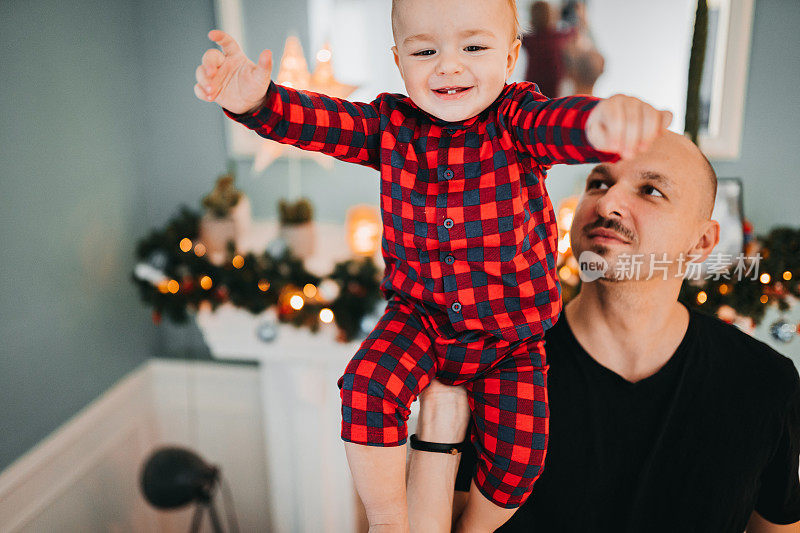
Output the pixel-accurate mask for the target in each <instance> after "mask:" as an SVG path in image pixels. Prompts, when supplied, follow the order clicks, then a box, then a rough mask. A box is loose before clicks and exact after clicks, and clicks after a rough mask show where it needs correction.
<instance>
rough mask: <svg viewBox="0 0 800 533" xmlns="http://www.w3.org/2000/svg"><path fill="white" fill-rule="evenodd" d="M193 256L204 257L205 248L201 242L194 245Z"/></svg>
mask: <svg viewBox="0 0 800 533" xmlns="http://www.w3.org/2000/svg"><path fill="white" fill-rule="evenodd" d="M194 255H196V256H197V257H203V256H204V255H206V247H205V245H204V244H203V243H202V242H198V243H197V244H195V245H194Z"/></svg>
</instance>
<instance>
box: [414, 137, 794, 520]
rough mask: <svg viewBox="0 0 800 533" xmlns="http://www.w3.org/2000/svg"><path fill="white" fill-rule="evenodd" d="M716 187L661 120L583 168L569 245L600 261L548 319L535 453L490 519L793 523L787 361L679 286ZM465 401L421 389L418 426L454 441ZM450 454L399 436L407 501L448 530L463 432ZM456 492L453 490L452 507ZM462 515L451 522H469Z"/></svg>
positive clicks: (449, 390) (462, 483)
mask: <svg viewBox="0 0 800 533" xmlns="http://www.w3.org/2000/svg"><path fill="white" fill-rule="evenodd" d="M715 191H716V176H715V175H714V171H713V169H712V168H711V166H710V165H709V163H708V161H707V160H706V158H705V157H704V156H703V154H702V153H701V152H700V151H699V150H698V149H697V148H696V147H695V146H694V144H692V143H691V142H690V141H688V140H687V139H686V138H684V137H682V136H680V135H676V134H673V133H669V134H666V135H664V136H662V137H660V138H659V139H658V140H657V141H656V142H655V143H654V144H653V145H652V147H651V148H650V149H649V150H648V151H647V152H645V153H643V154H641V155H639V156H637V157H635V158H633V159H629V160H623V161H620V162H618V163H614V164H602V165H598V166H597V167H595V168H594V169H593V170H592V171H591V173H590V174H589V176H588V178H587V179H586V188H585V190H584V192H583V194H582V196H581V199H580V202H579V204H578V206H577V208H576V211H575V216H574V219H573V223H572V230H571V240H572V247H573V250H574V252H575V254H576V256H577V257H582V254H584V253H587V254H588V255H585V256H583V257H587V256H588V257H589V258H590V259H592V260H593V264H603V263H605V265H607V266H606V267H605V268H602V269H595V270H594V271H589V272H586V273H588V274H589V277H587V278H586V281H584V283H583V284H582V288H581V291H580V294H579V295H578V296H577V297H576V298H575V299H573V300H572V301H570V302H569V304H567V306H566V307H565V309H564V312H563V313H562V315H561V317H560V319H559V321H558V322H557V323H556V325H555V326H553V328H551V329H550V330H549V331H548V332H547V335H546V337H545V340H546V342H547V350H548V351H547V353H548V358H547V359H548V360H547V363H548V364H549V365H550V370H549V374H548V390H549V400H550V442H549V445H548V452H547V456H546V459H545V467H544V471H543V473H542V474H541V476H540V478H539V480H538V481H537V483H536V485H535V487H534V491H533V494H532V496H531V497H530V499H529V500H528V501H527V502H525V504H523V505H522V507H520V509H519V510H518V511H517V512H516V514H515V515H514V516H513V517H512V518H511V520H510V521H509V522H507V523H506V524H505V525H504V526H503V527H501V528H500V529H499V530H498V531H503V532H509V531H513V532H522V531H524V532H536V533H549V532H558V533H568V532H588V531H591V532H598V531H600V532H604V531H613V532H615V533H616V532H630V533H642V532H646V533H653V532H661V531H663V532H680V533H687V532H703V533H709V532H736V533H739V532H741V531H743V530H744V529H745V527H746V528H747V531H748V532H750V533H760V532H783V531H800V522H799V521H800V481H799V480H798V454H800V378H798V373H797V370H796V369H795V367H794V365H793V363H792V362H791V361H790V360H789V359H788V358H786V357H784V356H782V355H780V354H779V353H777V352H775V351H773V350H772V349H771V348H769V347H768V346H766V345H765V344H763V343H761V342H759V341H756V340H755V339H753V338H751V337H749V336H748V335H746V334H745V333H743V332H741V331H739V330H738V329H736V328H735V327H733V326H730V325H728V324H725V323H723V322H721V321H719V320H717V319H716V318H712V317H709V316H705V315H702V314H699V313H697V312H696V311H693V310H689V309H687V308H686V307H684V306H683V305H682V304H680V303H679V302H678V292H679V290H680V286H681V281H682V275H681V273H680V269H681V265H683V263H682V262H681V258H682V257H684V258H685V257H691V256H692V255H699V256H700V257H702V258H703V259H705V258H706V257H707V256H708V255H709V254H710V253H711V251H712V249H713V248H714V246H715V245H716V244H717V242H718V240H719V225H718V224H717V222H715V221H712V220H710V216H711V212H712V208H713V204H714V195H715ZM665 254H666V255H665ZM632 256H640V257H643V258H644V259H645V260H644V261H643V262H642V263H643V264H641V267H640V272H639V273H638V275H631V273H630V272H629V271H626V269H624V268H621V267H623V266H624V265H625V264H627V263H629V262H630V260H629V258H630V257H632ZM650 257H656V258H657V260H658V263H657V265H658V268H657V269H656V268H653V264H652V263H651V262H650V261H649V258H650ZM665 259H666V261H665ZM586 273H585V274H586ZM595 278H596V279H595ZM589 279H594V281H589ZM468 417H469V410H468V408H467V406H466V398H465V395H464V392H463V390H461V389H460V388H459V387H445V386H444V385H440V384H437V385H436V386H435V387H432V388H430V389H429V390H428V391H427V392H426V393H425V395H424V396H423V397H422V409H421V413H420V421H419V425H418V428H417V436H418V438H420V439H421V440H427V441H438V442H459V441H460V439H461V438H463V436H464V434H465V431H466V426H467V423H468ZM461 455H463V457H461V456H459V455H454V456H453V455H445V454H439V453H432V452H423V451H416V450H414V451H412V456H411V460H410V472H409V487H408V491H409V506H410V513H411V516H412V523H416V524H419V525H420V528H419V529H420V530H421V531H435V530H440V531H447V530H449V526H450V518H451V516H450V503H451V501H452V500H453V496H452V495H453V492H452V488H453V486H454V483H455V488H456V489H457V490H458V491H467V490H469V484H468V483H469V478H470V476H471V475H472V472H473V471H474V468H475V458H474V457H475V456H474V451H473V450H472V447H471V446H467V448H466V450H465V451H464V452H463V453H462V454H461ZM459 459H460V466H459ZM457 469H458V476H457V481H454V480H455V479H456V471H457ZM465 498H467V493H466V492H456V493H455V505H454V512H453V516H456V517H457V516H458V514H459V512H460V509H463V506H464V501H465ZM469 521H470V517H468V516H462V517H461V521H460V524H459V530H460V531H474V529H471V528H470V527H469Z"/></svg>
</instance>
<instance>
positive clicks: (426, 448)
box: [409, 433, 464, 455]
mask: <svg viewBox="0 0 800 533" xmlns="http://www.w3.org/2000/svg"><path fill="white" fill-rule="evenodd" d="M409 442H410V444H411V448H412V449H414V450H420V451H423V452H436V453H448V454H450V455H458V454H459V453H461V452H462V451H463V450H464V442H459V443H457V444H442V443H440V442H427V441H424V440H419V439H418V438H417V434H416V433H414V434H412V435H411V437H410V438H409Z"/></svg>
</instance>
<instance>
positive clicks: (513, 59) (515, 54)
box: [506, 37, 522, 79]
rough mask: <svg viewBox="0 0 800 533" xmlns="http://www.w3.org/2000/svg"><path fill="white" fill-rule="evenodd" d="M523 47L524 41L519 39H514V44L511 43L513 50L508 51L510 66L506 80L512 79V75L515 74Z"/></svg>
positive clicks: (507, 68) (507, 67)
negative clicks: (520, 50)
mask: <svg viewBox="0 0 800 533" xmlns="http://www.w3.org/2000/svg"><path fill="white" fill-rule="evenodd" d="M521 46H522V41H520V40H519V37H517V38H516V39H514V42H513V43H511V48H510V49H509V51H508V64H507V65H506V79H508V78H510V77H511V74H513V73H514V67H516V66H517V59H519V49H520V47H521Z"/></svg>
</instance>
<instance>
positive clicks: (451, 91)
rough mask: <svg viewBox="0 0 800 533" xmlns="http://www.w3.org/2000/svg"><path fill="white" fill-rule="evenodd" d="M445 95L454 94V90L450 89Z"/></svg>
mask: <svg viewBox="0 0 800 533" xmlns="http://www.w3.org/2000/svg"><path fill="white" fill-rule="evenodd" d="M447 94H456V90H455V89H450V90H449V91H447Z"/></svg>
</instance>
